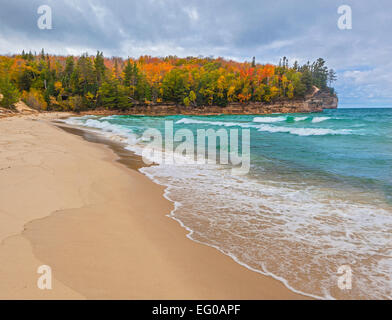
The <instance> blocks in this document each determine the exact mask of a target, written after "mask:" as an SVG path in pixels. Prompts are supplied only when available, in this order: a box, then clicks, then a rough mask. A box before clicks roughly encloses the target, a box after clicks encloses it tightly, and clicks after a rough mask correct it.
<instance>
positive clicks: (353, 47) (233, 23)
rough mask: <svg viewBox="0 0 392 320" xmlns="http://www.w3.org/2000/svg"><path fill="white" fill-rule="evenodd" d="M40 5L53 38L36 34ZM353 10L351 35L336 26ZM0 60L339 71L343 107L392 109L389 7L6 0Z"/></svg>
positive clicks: (305, 1) (349, 0) (334, 1)
mask: <svg viewBox="0 0 392 320" xmlns="http://www.w3.org/2000/svg"><path fill="white" fill-rule="evenodd" d="M41 5H49V6H50V7H51V9H52V26H53V28H52V29H51V30H41V29H39V28H38V26H37V20H38V18H39V16H40V15H39V14H38V13H37V9H38V7H39V6H41ZM341 5H350V6H351V8H352V21H353V24H352V29H351V30H340V29H339V28H338V27H337V21H338V18H339V16H340V15H339V14H338V12H337V11H338V7H339V6H341ZM0 8H1V9H0V53H1V54H8V53H19V52H21V51H22V50H23V49H24V50H27V51H28V50H32V51H37V52H38V51H40V50H41V48H45V51H47V52H49V53H55V54H74V55H78V54H81V53H83V52H88V53H90V54H95V53H96V51H97V50H102V51H103V52H104V55H105V56H122V57H127V56H131V57H138V56H139V55H142V54H149V55H154V56H165V55H178V56H188V55H196V56H197V55H204V56H215V57H217V56H222V57H225V58H231V59H235V60H238V61H244V60H247V61H250V60H251V59H252V57H253V56H255V57H256V60H257V62H260V63H267V62H270V63H278V62H279V58H280V57H282V56H286V57H288V58H289V61H290V63H293V62H294V60H298V61H299V62H301V63H305V62H306V61H307V60H311V61H312V60H315V59H317V58H318V57H323V58H324V59H325V60H326V61H327V64H328V66H329V67H331V68H334V69H335V70H336V71H337V72H338V79H339V80H338V81H337V83H336V84H335V87H336V89H337V92H338V95H339V98H340V102H341V104H342V105H343V104H350V103H354V104H356V105H361V104H362V105H363V104H365V105H391V106H392V77H391V70H392V54H391V53H392V35H391V33H392V1H391V0H372V1H368V0H312V1H311V0H274V1H270V0H241V1H240V0H111V1H106V0H64V1H62V0H45V1H43V0H12V1H9V0H0Z"/></svg>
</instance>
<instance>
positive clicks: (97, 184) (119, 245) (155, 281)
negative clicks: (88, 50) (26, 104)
mask: <svg viewBox="0 0 392 320" xmlns="http://www.w3.org/2000/svg"><path fill="white" fill-rule="evenodd" d="M62 116H64V115H62ZM58 117H60V115H58V114H44V115H42V114H40V115H30V116H23V117H11V118H4V119H1V120H0V299H84V298H87V299H303V298H305V297H303V296H301V295H297V294H295V293H293V292H291V291H290V290H288V289H287V288H286V287H285V286H284V285H283V284H282V283H280V282H279V281H276V280H274V279H272V278H269V277H266V276H263V275H260V274H258V273H255V272H252V271H250V270H248V269H246V268H244V267H242V266H240V265H239V264H237V263H236V262H234V261H233V260H232V259H231V258H229V257H228V256H225V255H224V254H222V253H220V252H219V251H217V250H216V249H213V248H211V247H208V246H204V245H201V244H198V243H195V242H193V241H191V240H189V239H188V238H186V236H185V235H186V230H184V229H183V228H182V227H181V226H180V225H179V224H178V223H177V222H176V221H174V220H172V219H170V218H168V217H166V216H165V214H167V213H169V212H170V211H171V210H172V207H173V204H172V203H171V202H169V201H167V200H166V199H164V198H163V191H164V190H163V187H161V186H158V185H156V184H155V183H153V182H152V181H150V180H149V179H148V178H147V177H145V176H144V175H142V174H141V173H139V172H137V171H134V170H131V169H129V168H127V167H126V166H124V165H123V164H121V163H119V162H117V161H115V160H116V158H117V156H116V154H115V153H114V152H113V151H112V150H110V148H108V147H106V146H104V145H102V144H95V143H91V142H87V141H85V140H84V139H83V138H81V137H79V136H77V135H73V134H69V133H66V132H65V131H64V130H62V129H60V128H57V127H56V126H55V125H53V123H51V122H50V120H51V119H54V118H58ZM43 264H45V265H49V266H50V267H51V268H52V272H53V289H52V290H40V289H38V287H37V279H38V277H39V276H40V275H39V274H37V268H38V267H39V266H40V265H43Z"/></svg>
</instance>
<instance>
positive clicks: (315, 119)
mask: <svg viewBox="0 0 392 320" xmlns="http://www.w3.org/2000/svg"><path fill="white" fill-rule="evenodd" d="M330 119H331V118H330V117H314V118H313V119H312V123H319V122H323V121H326V120H330Z"/></svg>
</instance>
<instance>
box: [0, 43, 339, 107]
mask: <svg viewBox="0 0 392 320" xmlns="http://www.w3.org/2000/svg"><path fill="white" fill-rule="evenodd" d="M335 80H336V75H335V72H334V70H332V69H329V68H328V67H327V66H326V63H325V61H324V60H323V59H322V58H319V59H317V60H316V61H315V62H313V63H310V62H308V63H306V64H304V65H299V64H298V62H297V61H295V62H294V63H293V64H292V65H290V64H289V61H288V59H287V58H286V57H283V59H281V60H280V62H279V64H278V65H272V64H259V63H257V62H256V61H255V58H253V59H252V61H251V62H236V61H232V60H225V59H223V58H209V57H187V58H179V57H176V56H168V57H164V58H157V57H151V56H141V57H140V58H138V59H132V58H128V59H122V58H118V57H112V58H105V57H104V56H103V53H102V52H99V51H98V52H97V54H96V55H95V56H91V55H88V54H87V53H86V54H83V55H81V56H78V57H76V56H56V55H49V54H47V53H45V51H44V50H42V51H41V53H40V54H33V53H31V52H29V53H26V52H24V51H23V52H22V54H20V55H13V56H4V55H3V56H0V93H1V94H2V96H3V97H2V99H1V101H0V105H1V106H2V107H6V108H12V105H13V104H14V103H15V102H17V101H19V99H22V100H23V101H24V102H25V103H26V104H27V105H28V106H30V107H32V108H34V109H37V110H44V111H50V110H55V111H76V112H79V111H87V110H94V109H98V108H103V109H108V110H119V111H129V112H131V111H132V107H134V106H140V105H151V106H153V105H157V104H175V105H184V106H187V107H192V106H194V107H196V106H222V107H223V106H226V105H228V104H229V103H232V102H239V103H244V104H245V103H249V102H263V103H267V104H268V103H274V102H276V101H280V100H296V99H303V98H304V97H305V95H306V94H307V93H309V92H311V90H312V87H313V86H316V87H318V88H320V89H322V90H328V91H329V92H331V93H334V89H333V88H332V83H333V82H334V81H335Z"/></svg>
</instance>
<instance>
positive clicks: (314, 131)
mask: <svg viewBox="0 0 392 320" xmlns="http://www.w3.org/2000/svg"><path fill="white" fill-rule="evenodd" d="M258 131H264V132H270V133H290V134H294V135H298V136H325V135H340V134H351V133H352V130H350V129H339V130H334V129H325V128H296V127H282V126H270V125H260V126H259V127H258Z"/></svg>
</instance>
